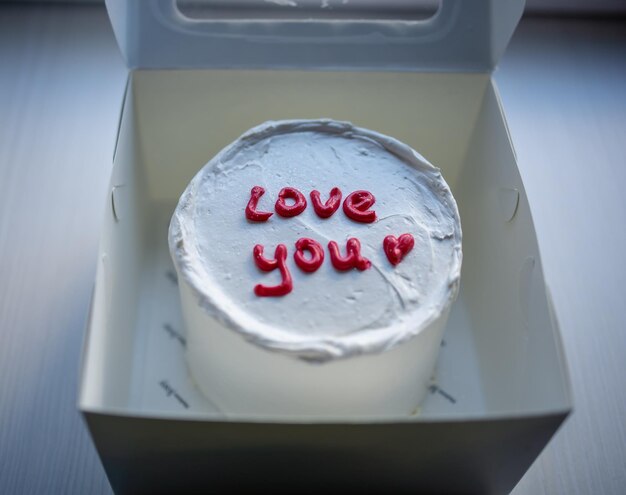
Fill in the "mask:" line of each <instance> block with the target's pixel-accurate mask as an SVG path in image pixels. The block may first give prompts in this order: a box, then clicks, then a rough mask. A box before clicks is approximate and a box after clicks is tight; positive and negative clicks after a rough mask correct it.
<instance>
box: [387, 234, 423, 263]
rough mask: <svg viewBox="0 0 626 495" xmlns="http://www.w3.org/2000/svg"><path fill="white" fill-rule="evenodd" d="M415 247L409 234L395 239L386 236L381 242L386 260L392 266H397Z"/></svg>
mask: <svg viewBox="0 0 626 495" xmlns="http://www.w3.org/2000/svg"><path fill="white" fill-rule="evenodd" d="M413 246H415V239H413V236H412V235H411V234H402V235H401V236H400V237H398V238H396V237H395V236H393V235H388V236H387V237H385V240H384V241H383V249H384V250H385V254H386V255H387V259H388V260H389V262H390V263H391V264H392V265H397V264H398V263H400V262H401V261H402V259H403V258H404V257H405V256H406V255H407V254H408V253H409V252H410V251H411V249H413Z"/></svg>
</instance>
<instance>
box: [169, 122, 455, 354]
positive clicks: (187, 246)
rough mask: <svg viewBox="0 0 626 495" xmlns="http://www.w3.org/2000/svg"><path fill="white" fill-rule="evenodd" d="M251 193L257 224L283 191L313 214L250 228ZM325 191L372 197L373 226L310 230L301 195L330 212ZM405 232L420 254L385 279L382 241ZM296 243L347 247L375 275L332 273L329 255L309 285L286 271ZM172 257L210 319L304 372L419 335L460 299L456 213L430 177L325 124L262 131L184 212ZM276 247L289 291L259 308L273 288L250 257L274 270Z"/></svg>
mask: <svg viewBox="0 0 626 495" xmlns="http://www.w3.org/2000/svg"><path fill="white" fill-rule="evenodd" d="M255 185H260V186H262V187H264V188H265V190H266V193H265V195H264V196H263V197H262V198H261V200H260V201H259V205H258V209H259V210H263V211H274V202H275V201H276V198H277V196H278V192H279V191H280V190H281V189H282V188H283V187H286V186H290V187H295V188H297V189H298V190H300V191H301V192H302V193H303V194H305V196H306V197H307V200H308V201H309V205H308V207H307V209H306V210H305V211H304V212H303V213H302V214H300V215H299V216H297V217H293V218H282V217H280V216H279V215H277V214H274V215H273V216H272V217H271V218H270V219H269V220H268V221H267V222H259V223H256V222H249V221H248V220H246V218H245V215H244V209H245V207H246V204H247V202H248V199H249V197H250V190H251V188H252V187H253V186H255ZM333 187H339V188H340V189H341V191H342V192H343V195H344V198H345V197H346V196H347V195H348V194H350V193H351V192H352V191H355V190H357V189H364V190H367V191H370V192H372V193H373V194H374V196H375V197H376V204H375V205H374V207H373V209H374V210H375V211H376V214H377V217H378V218H377V220H376V221H375V222H374V223H370V224H365V223H357V222H354V221H353V220H350V219H349V218H347V217H346V216H345V214H344V213H343V212H342V211H341V208H340V209H339V210H338V211H337V212H336V213H335V214H334V215H333V216H332V217H330V218H328V219H322V218H319V217H318V216H317V215H316V214H315V211H314V210H313V207H312V205H311V204H310V200H309V192H310V191H311V190H313V189H317V190H319V191H320V192H321V193H322V200H323V201H325V200H326V198H327V197H328V194H329V192H330V190H331V189H332V188H333ZM407 232H408V233H411V234H412V235H413V236H414V238H415V247H414V249H413V250H412V251H411V252H410V253H409V254H408V255H407V256H406V257H405V258H404V259H403V261H402V262H401V263H400V264H399V265H397V266H393V265H392V264H391V263H390V262H389V261H388V260H387V258H386V256H385V253H384V250H383V239H384V238H385V236H387V235H390V234H391V235H395V236H399V235H400V234H404V233H407ZM301 237H310V238H313V239H315V240H317V241H318V242H320V243H321V244H322V246H324V248H325V250H326V251H327V248H326V246H327V244H328V241H330V240H335V241H337V242H338V244H339V246H340V247H341V250H342V252H345V244H346V241H347V240H348V239H349V238H350V237H356V238H357V239H359V240H360V242H361V245H362V254H363V256H365V257H366V258H368V259H369V260H370V261H371V262H372V267H371V268H370V269H369V270H366V271H362V272H361V271H356V270H351V271H349V272H338V271H337V270H335V269H334V268H333V266H332V264H331V263H330V259H329V256H328V252H326V260H325V261H324V263H323V265H322V266H321V268H320V269H319V270H318V271H316V272H315V273H304V272H303V271H301V270H300V269H299V268H297V266H296V265H295V263H294V260H293V254H294V252H295V242H296V241H297V240H298V239H299V238H301ZM169 243H170V251H171V254H172V258H173V259H174V262H175V264H176V266H177V269H178V272H179V274H180V275H181V276H182V278H183V279H184V282H186V283H188V284H189V286H190V287H191V288H192V290H193V292H194V294H195V295H196V297H197V299H198V304H200V305H201V306H202V307H203V308H204V310H205V311H206V312H208V313H209V314H210V315H211V316H213V317H214V318H215V319H216V320H217V321H219V322H220V323H221V324H223V325H224V326H226V327H228V328H229V329H231V330H232V331H235V332H238V333H239V334H241V335H242V336H243V337H244V338H246V339H247V340H249V341H250V342H252V343H254V344H256V345H259V346H262V347H264V348H267V349H270V350H274V351H280V352H285V353H289V354H292V355H295V356H297V357H300V358H302V359H305V360H313V361H327V360H330V359H338V358H345V357H349V356H354V355H359V354H364V353H376V352H382V351H385V350H388V349H391V348H393V347H395V346H397V345H399V344H401V343H402V342H404V341H406V340H408V339H410V338H411V337H413V336H415V335H417V334H418V333H419V332H420V331H421V330H422V329H424V328H425V327H427V326H428V325H429V324H430V323H432V322H433V321H434V320H436V319H437V318H439V317H441V316H442V315H443V314H444V312H445V311H446V310H447V309H448V307H449V305H450V304H451V303H452V302H453V300H454V299H455V297H456V294H457V292H458V286H459V277H460V270H461V259H462V253H461V225H460V220H459V213H458V209H457V206H456V202H455V201H454V198H453V197H452V194H451V192H450V189H449V188H448V186H447V184H446V182H445V181H444V179H443V177H442V176H441V173H440V171H439V169H437V168H435V167H433V166H432V165H431V164H430V163H428V162H427V161H426V160H425V159H424V158H423V157H422V156H420V155H419V154H418V153H416V152H415V151H414V150H413V149H411V148H410V147H408V146H407V145H405V144H403V143H401V142H399V141H397V140H395V139H393V138H390V137H387V136H384V135H382V134H379V133H376V132H373V131H370V130H366V129H362V128H358V127H354V126H353V125H352V124H350V123H347V122H337V121H333V120H294V121H277V122H266V123H264V124H262V125H260V126H258V127H255V128H254V129H251V130H250V131H248V132H247V133H245V134H244V135H243V136H241V137H240V138H239V139H237V140H236V141H235V142H233V143H232V144H231V145H229V146H228V147H226V148H225V149H223V150H222V151H221V152H220V153H219V154H218V155H217V156H215V158H213V159H212V160H211V161H210V162H209V163H208V164H207V165H205V166H204V167H203V168H202V169H201V170H200V172H198V174H197V175H196V176H195V177H194V179H193V180H192V181H191V182H190V184H189V185H188V187H187V189H186V190H185V192H184V193H183V195H182V197H181V198H180V201H179V204H178V207H177V208H176V211H175V213H174V215H173V217H172V222H171V224H170V232H169ZM280 243H283V244H285V245H286V246H287V248H288V251H289V253H288V261H287V263H288V267H289V269H290V271H291V274H292V276H293V283H294V289H293V291H292V292H291V293H290V294H288V295H286V296H284V297H262V298H261V297H257V296H255V294H254V292H253V288H254V286H255V285H256V284H257V283H262V284H264V285H274V284H278V283H279V281H280V276H279V273H278V270H275V271H273V272H271V273H265V272H261V271H260V270H259V269H258V268H257V267H256V266H255V264H254V261H253V258H252V250H253V247H254V245H255V244H262V245H263V246H264V247H265V254H266V256H270V257H271V256H273V253H274V249H275V247H276V245H278V244H280Z"/></svg>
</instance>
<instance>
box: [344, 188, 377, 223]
mask: <svg viewBox="0 0 626 495" xmlns="http://www.w3.org/2000/svg"><path fill="white" fill-rule="evenodd" d="M375 202H376V198H375V197H374V195H373V194H372V193H371V192H369V191H354V192H353V193H351V194H350V195H349V196H348V197H347V198H346V199H345V201H344V202H343V211H344V213H345V214H346V216H347V217H348V218H351V219H352V220H354V221H355V222H362V223H372V222H373V221H374V220H376V212H375V211H374V210H370V208H371V207H372V206H373V204H374V203H375Z"/></svg>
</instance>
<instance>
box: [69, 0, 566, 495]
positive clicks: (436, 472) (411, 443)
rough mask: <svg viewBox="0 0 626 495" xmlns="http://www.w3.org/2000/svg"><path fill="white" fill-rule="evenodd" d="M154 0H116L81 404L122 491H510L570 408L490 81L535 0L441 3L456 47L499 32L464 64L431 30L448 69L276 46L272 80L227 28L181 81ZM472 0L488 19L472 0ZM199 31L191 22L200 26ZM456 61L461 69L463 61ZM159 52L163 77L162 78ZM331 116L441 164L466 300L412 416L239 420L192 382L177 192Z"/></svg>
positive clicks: (165, 8) (466, 55)
mask: <svg viewBox="0 0 626 495" xmlns="http://www.w3.org/2000/svg"><path fill="white" fill-rule="evenodd" d="M139 4H142V3H141V2H129V3H128V4H126V3H125V2H121V1H114V0H111V1H110V2H108V7H109V12H110V15H111V19H112V22H113V25H114V28H115V30H116V35H117V36H118V41H119V43H120V46H121V48H122V51H123V52H124V54H125V55H126V56H127V60H129V64H130V65H131V66H136V68H135V69H134V70H132V71H131V72H130V75H129V82H128V87H127V91H126V96H125V100H124V104H123V107H122V112H121V119H120V126H119V138H118V142H117V145H116V149H115V154H114V163H113V171H112V177H111V183H110V191H111V192H110V198H109V200H110V204H109V208H107V211H106V215H105V219H104V225H103V232H102V239H101V245H100V256H99V266H98V270H97V277H96V283H95V290H94V296H93V302H92V311H91V315H90V319H89V327H88V330H87V337H86V341H85V351H84V358H83V370H82V380H81V389H80V399H79V403H80V409H81V411H82V412H83V414H84V417H85V419H86V421H87V424H88V426H89V430H90V432H91V434H92V437H93V439H94V442H95V444H96V447H97V449H98V452H99V454H100V457H101V459H102V462H103V464H104V467H105V470H106V472H107V475H108V476H109V480H110V482H111V485H112V487H113V488H114V490H115V491H116V492H117V493H133V494H136V493H181V492H184V491H199V492H208V491H211V490H215V491H224V490H226V491H228V490H238V489H243V488H248V489H250V488H252V489H268V490H272V491H283V490H284V491H296V490H297V491H315V490H319V491H321V490H326V491H328V490H329V489H332V490H337V489H363V490H367V491H372V490H375V489H378V490H381V491H382V490H392V489H393V490H413V491H419V492H445V493H504V492H508V491H510V490H511V489H512V488H513V486H514V485H515V484H516V483H517V481H518V480H519V479H520V478H521V476H522V475H523V473H524V472H525V470H526V469H527V468H528V466H529V465H530V464H531V463H532V461H533V460H534V458H535V457H536V456H537V455H538V453H539V452H540V451H541V449H542V448H543V447H544V446H545V444H546V443H547V442H548V440H549V439H550V437H551V436H552V434H553V433H554V432H555V431H556V429H557V428H558V426H559V425H560V424H561V423H562V421H563V420H564V419H565V417H566V416H567V415H568V413H569V412H570V410H571V394H570V391H569V385H568V378H567V372H566V367H565V362H564V358H563V355H562V346H561V343H560V337H559V331H558V325H557V322H556V320H555V318H554V314H553V312H552V306H551V303H550V298H549V293H548V292H547V290H546V285H545V281H544V277H543V271H542V267H541V259H540V253H539V251H538V248H537V241H536V236H535V231H534V227H533V222H532V218H531V214H530V209H529V205H528V201H527V198H526V194H525V192H524V186H523V184H522V181H521V178H520V175H519V172H518V169H517V164H516V161H515V154H514V151H513V149H512V145H511V142H510V139H509V136H508V130H507V127H506V122H505V119H504V114H503V111H502V108H501V104H500V101H499V98H498V95H497V90H496V88H495V85H494V82H493V81H492V79H491V68H492V67H493V65H494V64H495V60H496V59H497V54H498V53H501V52H502V51H503V50H504V47H505V46H506V42H507V41H508V38H509V37H510V35H511V33H512V31H513V28H514V26H515V24H516V23H517V20H518V19H519V15H520V14H521V6H523V1H522V2H520V1H519V0H514V1H508V2H498V1H496V0H493V1H484V0H481V1H479V0H471V1H470V2H467V0H465V2H464V4H462V3H461V2H460V1H457V0H444V1H443V4H442V7H441V10H440V15H443V16H444V18H445V17H446V16H451V18H452V21H450V19H448V21H447V23H445V22H443V21H441V19H439V20H438V21H436V22H435V21H430V22H431V24H433V23H434V24H437V22H439V23H440V24H441V23H443V24H442V25H444V26H448V38H447V39H448V40H449V39H450V38H449V36H452V35H449V33H456V36H457V37H459V36H460V34H459V33H460V32H465V33H466V35H467V36H469V38H467V39H469V40H473V39H474V37H475V35H476V36H478V37H481V39H482V37H484V36H485V35H484V33H480V34H476V33H474V32H473V29H475V28H477V26H478V27H480V26H481V22H483V24H484V19H483V18H484V17H486V18H487V25H491V24H496V27H494V28H493V29H491V31H490V32H492V33H493V34H492V35H489V36H487V39H488V43H487V44H486V45H484V46H483V47H482V48H476V47H474V48H473V49H470V48H468V47H467V46H466V45H467V43H468V42H467V39H465V42H461V41H462V40H461V41H459V42H458V43H460V45H459V46H463V50H462V51H461V55H459V53H458V50H457V51H455V50H453V48H454V43H453V42H452V41H449V42H450V43H452V45H453V46H452V48H450V47H449V46H448V45H447V44H446V41H445V40H446V36H443V38H441V39H443V41H441V40H439V41H437V40H435V41H433V39H435V38H433V37H432V33H431V35H429V36H430V37H429V36H424V37H423V38H420V37H419V36H417V37H415V36H414V37H413V38H414V39H415V40H422V41H418V42H417V43H418V45H416V46H418V48H419V47H421V48H420V49H422V50H423V51H424V53H429V55H428V57H431V55H430V52H429V51H428V46H430V47H431V48H432V49H433V50H434V51H435V52H438V53H439V58H438V59H428V57H426V58H425V59H424V60H434V62H432V63H430V62H429V63H425V66H421V65H419V64H418V65H417V66H414V64H415V63H416V62H415V60H413V59H411V58H406V63H405V65H403V64H402V63H401V59H402V57H403V56H404V55H403V54H402V53H400V52H401V51H402V50H405V48H402V50H399V51H398V52H394V49H393V47H391V48H390V47H388V50H389V51H390V53H391V54H392V55H390V57H391V58H394V57H395V56H396V55H397V59H394V60H396V62H397V63H394V64H392V68H393V69H395V70H393V71H389V70H388V69H389V68H390V67H389V66H388V64H387V62H388V57H382V56H381V57H379V58H377V55H376V54H375V53H374V54H373V55H372V58H371V60H367V62H368V63H369V64H371V67H366V66H364V65H362V64H361V62H363V61H362V60H361V61H358V60H357V63H355V64H354V67H352V69H356V70H345V69H343V70H328V67H327V68H326V70H324V71H320V70H310V69H311V68H319V66H320V65H323V64H319V63H318V60H317V55H315V54H313V55H311V57H310V58H307V57H306V56H304V58H300V63H299V64H297V63H296V62H297V61H298V57H297V56H296V55H294V54H291V55H287V54H286V52H285V53H284V54H281V55H276V54H275V53H274V51H273V50H272V49H271V46H268V47H265V48H264V49H266V50H268V52H267V53H265V55H264V56H262V57H261V58H262V59H263V60H267V63H266V64H263V65H264V67H265V68H264V69H259V68H257V69H252V70H251V69H244V68H241V67H240V68H238V69H236V70H233V69H224V68H217V67H218V66H221V65H225V62H227V61H228V57H231V58H232V57H235V59H236V60H238V61H241V60H240V57H239V58H238V57H236V56H237V54H240V53H239V51H238V50H240V47H239V46H238V45H237V43H242V41H241V39H239V38H236V37H235V38H236V42H234V44H233V45H232V46H230V45H229V41H228V36H227V37H226V38H225V40H226V41H224V40H222V41H219V40H218V41H216V40H215V39H214V38H213V36H212V35H211V36H208V37H206V38H205V37H201V38H200V39H199V40H197V39H194V40H193V41H192V42H189V44H188V45H187V48H188V49H184V46H185V42H184V41H180V43H182V46H177V50H179V51H182V52H183V53H185V54H186V55H184V56H181V57H180V60H182V62H181V63H180V65H181V66H182V67H189V66H190V65H192V64H191V62H190V61H193V60H194V59H193V57H191V58H188V56H189V53H191V54H193V53H194V50H196V49H199V48H198V47H201V46H203V43H205V44H206V43H209V44H211V43H222V45H223V47H224V53H226V54H227V56H224V57H222V56H217V55H215V54H213V55H212V57H214V58H210V57H209V59H206V60H204V59H202V56H204V55H202V56H199V57H198V58H197V60H196V62H197V67H195V68H193V69H189V68H188V69H187V70H183V69H182V68H181V67H179V66H178V63H177V62H178V60H179V58H178V57H177V56H176V51H175V50H174V51H171V53H170V51H168V50H169V49H165V48H162V47H161V45H160V44H159V40H161V41H163V38H164V37H165V35H156V34H155V32H156V31H155V29H156V30H157V31H158V29H161V28H162V29H165V30H166V31H167V32H169V31H171V27H172V26H171V25H169V24H167V22H164V21H163V19H164V18H165V19H169V21H168V22H170V21H171V19H172V18H169V17H168V16H169V15H170V14H171V13H172V12H174V13H176V10H175V5H173V2H172V0H151V1H149V2H145V4H143V5H144V7H143V8H144V11H141V9H142V7H138V5H139ZM468 4H473V8H471V9H470V10H467V7H465V6H463V5H468ZM505 4H507V5H508V7H507V8H506V9H504V7H502V5H505ZM455 5H456V6H455ZM146 6H149V7H148V8H146ZM138 9H139V10H138ZM445 9H448V10H445ZM454 9H456V10H454ZM498 9H504V10H501V11H499V10H498ZM507 9H508V10H507ZM442 12H443V14H442ZM468 12H470V13H469V14H468ZM138 13H141V15H142V17H140V20H139V19H138V18H137V17H135V16H136V15H137V14H138ZM176 15H178V14H176ZM150 16H152V17H150ZM455 16H456V17H455ZM475 16H477V17H478V18H479V19H483V20H482V21H477V20H476V19H475V18H474V17H475ZM481 16H482V17H481ZM499 16H500V17H499ZM468 17H471V19H468ZM151 19H152V20H151ZM174 19H176V22H177V23H178V22H179V21H180V19H177V18H176V17H174ZM459 19H461V20H463V19H465V20H466V21H467V22H462V21H461V20H459ZM155 20H156V21H155ZM444 20H445V19H444ZM151 22H153V24H151ZM185 22H186V21H185ZM226 22H230V24H232V25H236V24H237V22H235V21H226ZM250 22H251V21H250ZM250 22H248V23H250ZM459 23H460V24H459ZM277 24H279V25H281V26H283V24H284V23H277ZM287 24H289V23H287ZM313 24H315V22H313ZM318 24H319V23H318ZM348 24H350V23H348ZM352 24H355V23H352ZM146 25H150V26H152V27H146ZM155 25H156V26H160V27H159V28H154V26H155ZM202 25H203V24H202V22H200V21H193V22H192V23H191V27H192V28H193V29H192V31H193V30H197V29H199V28H198V26H202ZM208 25H209V28H210V29H209V31H208V32H210V33H214V32H215V31H214V28H213V27H211V26H210V25H211V23H208ZM164 26H165V27H164ZM183 26H187V27H189V26H188V25H187V24H183ZM384 26H385V29H387V27H386V26H387V25H386V24H385V25H384ZM450 26H452V27H450ZM179 27H180V26H179ZM374 27H376V26H374ZM231 28H232V29H235V28H233V27H232V26H231ZM348 28H349V26H348ZM203 29H204V28H203ZM220 29H221V27H220ZM246 29H247V28H246V26H243V27H241V26H239V27H237V28H236V29H235V31H236V32H242V31H243V32H244V34H245V33H246V32H247V31H246ZM251 29H253V30H254V29H260V28H259V27H258V26H253V27H252V28H251ZM311 29H312V28H311ZM337 29H339V28H338V27H337V26H335V27H334V30H335V34H337V33H336V31H337ZM358 29H362V26H359V28H358ZM429 29H432V27H431V28H429ZM182 31H185V30H182ZM348 32H349V29H348ZM133 33H135V34H133ZM170 34H171V33H170ZM179 34H180V33H179ZM183 34H184V36H188V33H185V32H183ZM324 35H325V36H328V33H325V34H324ZM444 35H445V33H444ZM155 36H156V40H155V38H154V37H155ZM242 36H243V35H242ZM284 36H285V37H286V38H285V39H288V38H289V36H293V33H291V34H290V33H289V32H288V31H287V32H285V33H284ZM243 37H244V38H245V36H243ZM413 38H412V39H413ZM452 38H454V36H452ZM461 38H462V37H461ZM184 39H185V38H184V37H183V40H184ZM341 39H344V41H341ZM424 39H425V40H426V41H423V40H424ZM150 40H152V41H153V42H152V43H149V41H150ZM254 42H258V40H254ZM335 42H336V43H338V44H340V45H342V46H343V45H344V44H345V37H344V38H342V37H341V36H338V35H337V40H335ZM172 43H175V42H174V41H172V40H169V41H168V42H167V43H166V46H169V44H172ZM195 43H199V45H198V46H196V47H195V48H194V46H195V45H194V44H195ZM282 43H283V44H284V43H285V40H283V42H282ZM433 43H434V45H433ZM437 43H439V44H440V45H437ZM311 44H313V45H315V43H314V42H313V41H312V40H311V39H310V37H309V38H308V39H307V40H305V41H304V42H303V44H302V47H301V48H302V49H304V50H305V52H304V55H306V54H310V51H313V52H314V51H315V49H310V50H309V49H307V48H306V47H307V46H309V47H310V46H311ZM422 44H425V46H422ZM270 45H271V43H270ZM391 45H393V44H391ZM391 45H390V46H391ZM146 46H148V48H146ZM229 46H230V48H229ZM281 46H282V45H281ZM438 46H439V47H438ZM486 47H487V48H486ZM170 48H171V47H170ZM159 50H163V52H162V55H163V57H162V58H160V59H159V58H158V56H155V53H156V55H158V53H157V52H158V51H159ZM447 50H448V51H449V53H448V51H447ZM296 51H297V47H296ZM417 52H418V53H419V49H418V50H417ZM146 53H147V54H148V55H146ZM168 53H170V55H168ZM281 53H282V52H281ZM289 53H291V52H289ZM382 53H383V52H381V54H382ZM408 53H410V51H409V50H407V54H408ZM346 54H347V52H346ZM261 55H263V54H262V53H261ZM301 55H303V54H302V53H301ZM320 56H321V55H320ZM168 57H170V58H168ZM290 57H291V58H290ZM327 57H328V55H327ZM407 57H408V56H407ZM458 57H461V58H462V59H463V61H464V62H463V64H461V65H459V64H457V63H456V61H458V60H459V58H458ZM243 58H244V59H245V57H243ZM157 60H160V61H161V62H160V63H161V64H162V65H161V66H162V67H163V69H159V70H157V69H155V68H154V67H155V66H157V62H156V61H157ZM333 60H334V59H333ZM338 60H339V63H340V64H343V65H349V64H346V63H344V62H346V61H342V60H341V59H340V57H339V59H338ZM419 60H420V59H419V57H418V62H419ZM234 65H239V64H238V63H237V64H234ZM241 65H242V66H249V65H250V63H249V61H246V60H244V61H243V62H241ZM277 65H280V66H282V65H302V66H307V65H309V66H310V67H307V69H309V70H296V69H295V68H293V67H292V68H290V69H287V68H285V67H282V68H281V70H277V68H276V66H277ZM327 65H328V66H331V65H334V62H333V63H329V64H327ZM457 65H459V66H458V69H459V70H458V71H456V72H451V69H452V68H454V67H457ZM484 67H487V69H485V68H484ZM366 69H369V70H366ZM381 69H385V70H381ZM408 69H411V70H408ZM424 69H427V70H424ZM318 117H329V118H333V119H337V120H349V121H352V122H353V123H355V124H356V125H359V126H361V127H366V128H371V129H374V130H376V131H379V132H382V133H384V134H389V135H391V136H394V137H396V138H398V139H400V140H401V141H404V142H406V143H407V144H409V145H411V146H412V147H413V148H415V149H416V150H418V151H419V152H420V153H422V154H423V155H424V156H425V157H426V158H427V159H428V160H430V161H431V162H432V163H434V164H435V165H437V166H438V167H440V168H441V169H442V173H443V175H444V177H445V178H446V180H447V182H448V183H449V185H450V187H451V189H452V192H453V194H454V196H455V197H456V199H457V202H458V206H459V210H460V214H461V221H462V226H463V234H464V239H463V251H464V261H463V273H462V278H461V280H462V283H461V291H460V295H459V298H458V300H457V302H456V303H455V305H454V306H453V309H452V313H451V316H450V319H449V323H448V328H447V330H446V334H445V337H444V344H445V345H444V346H443V348H442V349H441V353H440V357H439V361H438V366H437V374H436V384H435V385H433V387H432V388H431V393H430V395H429V396H428V398H427V399H426V401H425V402H424V403H423V405H422V407H421V408H420V411H419V412H418V414H416V415H415V416H412V417H390V418H385V419H376V420H372V421H368V420H365V419H359V420H356V419H355V420H354V421H346V420H341V421H332V420H323V421H321V420H319V419H316V418H314V417H309V418H289V417H258V416H255V415H252V414H251V415H247V416H246V415H243V416H238V417H232V416H228V417H226V416H224V415H223V414H222V413H220V412H219V411H218V410H217V409H216V408H215V407H214V406H213V405H212V404H211V403H210V402H209V401H208V400H206V399H205V398H204V397H203V396H202V395H201V394H200V393H199V392H198V391H197V390H196V389H195V388H194V386H193V384H192V383H191V381H190V378H189V376H188V373H187V369H186V365H185V359H184V347H185V337H184V328H183V326H182V322H181V316H180V308H179V300H178V290H177V287H176V278H175V272H174V269H173V266H172V264H171V261H170V258H169V252H168V249H167V227H168V224H169V219H170V216H171V214H172V212H173V209H174V207H175V205H176V202H177V200H178V198H179V196H180V194H181V193H182V191H183V190H184V188H185V186H186V184H187V183H188V182H189V180H190V179H191V177H192V176H193V175H194V174H195V173H196V172H197V170H199V169H200V168H201V167H202V166H203V165H204V164H205V163H206V162H207V161H208V160H209V159H210V158H211V157H212V156H213V155H214V154H215V153H216V152H217V151H219V150H220V149H221V148H222V147H223V146H225V145H227V144H228V143H230V142H231V141H232V140H234V139H235V138H237V137H238V136H239V135H240V134H241V133H242V132H244V131H245V130H247V129H249V128H251V127H253V126H254V125H256V124H259V123H261V122H263V121H266V120H279V119H289V118H318ZM537 213H539V214H540V212H537ZM233 358H236V357H235V356H234V357H233Z"/></svg>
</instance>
